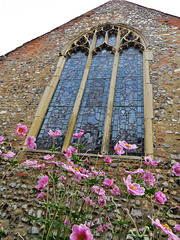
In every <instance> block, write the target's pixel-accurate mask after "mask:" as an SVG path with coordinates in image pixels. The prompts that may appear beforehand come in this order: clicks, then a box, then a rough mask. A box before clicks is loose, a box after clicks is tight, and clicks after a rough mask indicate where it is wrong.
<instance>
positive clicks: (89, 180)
mask: <svg viewBox="0 0 180 240" xmlns="http://www.w3.org/2000/svg"><path fill="white" fill-rule="evenodd" d="M85 183H89V184H92V185H94V184H96V183H98V180H96V179H88V181H86V182H85Z"/></svg>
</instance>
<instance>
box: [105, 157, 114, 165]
mask: <svg viewBox="0 0 180 240" xmlns="http://www.w3.org/2000/svg"><path fill="white" fill-rule="evenodd" d="M104 162H105V163H108V164H110V163H111V162H112V161H111V158H110V157H105V159H104Z"/></svg>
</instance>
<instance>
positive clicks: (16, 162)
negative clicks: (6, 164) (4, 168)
mask: <svg viewBox="0 0 180 240" xmlns="http://www.w3.org/2000/svg"><path fill="white" fill-rule="evenodd" d="M10 164H11V166H12V167H14V166H17V165H18V161H11V162H10Z"/></svg>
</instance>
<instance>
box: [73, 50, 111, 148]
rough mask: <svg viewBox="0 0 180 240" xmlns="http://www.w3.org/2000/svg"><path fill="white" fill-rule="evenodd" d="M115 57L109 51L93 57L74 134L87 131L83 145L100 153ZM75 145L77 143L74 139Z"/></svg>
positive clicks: (83, 138) (103, 51)
mask: <svg viewBox="0 0 180 240" xmlns="http://www.w3.org/2000/svg"><path fill="white" fill-rule="evenodd" d="M113 59H114V55H113V54H111V53H110V52H108V51H107V50H102V51H101V52H98V53H97V55H95V56H93V59H92V63H91V67H90V72H89V76H88V79H87V83H86V88H85V92H84V95H83V99H82V103H81V107H80V110H79V115H78V118H77V121H76V125H75V129H74V132H78V131H79V130H80V129H83V130H85V132H84V135H83V137H82V138H81V141H82V143H84V142H85V143H84V145H87V146H88V149H91V150H92V151H93V152H100V149H101V143H102V136H103V127H104V120H105V115H106V107H107V101H108V94H109V86H110V80H111V74H112V65H113ZM73 141H74V143H75V142H76V140H75V139H73Z"/></svg>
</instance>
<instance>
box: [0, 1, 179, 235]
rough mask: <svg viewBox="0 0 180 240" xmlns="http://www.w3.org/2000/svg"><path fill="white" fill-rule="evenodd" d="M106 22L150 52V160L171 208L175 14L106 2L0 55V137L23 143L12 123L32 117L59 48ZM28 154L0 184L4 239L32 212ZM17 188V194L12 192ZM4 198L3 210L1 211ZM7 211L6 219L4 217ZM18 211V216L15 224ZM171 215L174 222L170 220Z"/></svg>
mask: <svg viewBox="0 0 180 240" xmlns="http://www.w3.org/2000/svg"><path fill="white" fill-rule="evenodd" d="M67 14H68V11H67ZM109 22H110V23H123V24H127V25H129V26H131V27H134V28H136V29H138V30H139V31H141V32H142V34H143V35H144V36H145V37H146V39H147V40H148V41H149V50H152V52H153V60H152V61H149V66H150V69H149V74H150V82H151V83H152V85H153V109H154V119H153V140H154V158H155V159H156V160H160V161H162V163H163V164H161V165H160V169H161V171H162V186H163V184H164V187H165V189H166V192H167V194H168V197H169V199H170V200H169V202H170V204H169V206H167V207H170V206H171V205H172V206H176V205H177V204H179V202H180V198H179V197H178V190H177V188H178V186H179V184H180V179H178V178H177V177H176V178H175V177H173V176H172V175H171V174H170V173H169V172H168V171H169V169H170V167H171V165H172V164H174V163H175V162H176V161H179V160H180V147H179V141H180V127H179V123H180V107H179V104H180V100H179V96H180V84H179V76H180V66H179V62H180V56H179V53H178V51H179V48H180V36H179V34H180V18H177V17H173V16H170V15H167V14H164V13H161V12H158V11H155V10H152V9H147V8H144V7H141V6H138V5H135V4H132V3H128V2H125V1H110V2H108V3H106V4H104V5H102V6H100V7H98V8H96V9H94V10H92V11H90V12H88V13H86V14H84V15H82V16H80V17H77V18H75V19H73V20H72V21H70V22H68V23H66V24H64V25H62V26H60V27H58V28H57V29H54V30H52V31H51V32H49V33H46V34H44V35H43V36H40V37H38V38H37V39H35V40H32V41H30V42H28V43H25V44H24V45H23V46H21V47H19V48H17V49H15V50H14V51H12V52H10V53H8V54H7V55H5V56H2V57H1V59H0V60H1V61H0V87H1V88H0V89H1V91H0V100H1V108H0V129H1V131H0V135H3V136H4V138H5V141H7V143H8V142H10V143H11V144H12V147H13V148H14V149H18V148H19V147H22V146H23V143H24V141H25V137H17V136H16V134H15V131H14V129H15V128H16V127H17V124H18V123H22V124H25V125H27V126H28V128H30V127H31V124H32V122H33V116H34V115H35V111H36V109H37V106H38V104H39V102H40V99H41V97H42V94H43V92H44V90H45V88H46V86H47V84H48V83H49V82H50V81H51V79H52V78H53V75H54V73H55V70H56V65H57V63H58V59H59V54H60V52H61V51H62V49H63V47H64V46H65V45H66V44H67V43H68V42H69V41H70V40H71V39H72V38H74V37H76V36H78V35H79V34H80V33H82V32H85V31H88V30H90V29H91V28H92V27H95V26H97V25H99V24H104V23H109ZM57 24H58V23H57ZM30 155H31V153H26V152H25V153H23V154H21V157H20V158H19V162H20V166H19V167H18V169H19V170H17V171H16V170H15V171H14V172H12V171H11V172H10V174H9V177H8V180H7V182H5V183H2V184H0V185H1V186H0V190H1V195H0V197H1V206H0V207H1V208H0V210H1V212H0V220H1V221H2V222H4V223H6V225H7V224H9V230H8V231H9V233H7V235H9V238H6V239H7V240H8V239H9V240H11V239H14V238H13V237H12V236H13V234H14V232H15V230H17V229H23V228H24V226H26V227H27V225H28V223H26V220H25V219H22V218H23V217H24V213H25V212H27V211H30V209H31V208H32V209H33V211H37V210H38V207H37V206H34V202H35V201H34V200H33V199H34V197H33V196H32V197H30V195H31V194H30V195H29V191H30V190H31V189H32V188H31V187H30V185H31V184H32V183H31V180H30V178H29V175H28V174H29V173H28V171H26V169H25V168H24V167H23V166H24V164H23V162H24V161H25V160H26V159H30V158H31V156H30ZM32 155H33V153H32ZM33 156H34V155H33ZM36 158H38V159H40V160H41V158H42V155H41V154H38V155H36ZM6 169H7V166H6V163H5V162H2V165H1V171H2V173H3V172H5V170H6ZM168 174H169V175H168ZM12 183H15V185H14V184H12ZM19 183H20V184H21V187H20V186H19V185H18V184H19ZM166 183H167V184H166ZM22 184H24V189H23V186H22ZM170 185H172V186H170ZM17 186H19V187H17ZM25 186H26V187H25ZM173 186H175V187H174V189H173ZM18 188H19V189H20V190H19V191H20V192H21V193H18ZM26 193H27V194H26ZM22 195H26V196H22ZM7 200H8V202H9V205H8V207H9V212H7V211H6V210H5V211H4V210H3V207H4V205H5V203H6V201H7ZM13 206H15V207H13ZM18 209H19V210H18ZM17 210H18V211H17ZM26 210H27V211H26ZM4 213H5V215H3V214H4ZM10 213H11V215H12V218H8V216H9V215H10ZM19 213H20V214H21V217H20V219H19V220H17V223H16V221H15V220H16V218H17V215H18V214H19ZM177 219H178V218H175V220H174V221H175V222H176V223H177V221H178V220H177ZM173 224H175V223H173ZM17 225H19V227H17Z"/></svg>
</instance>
